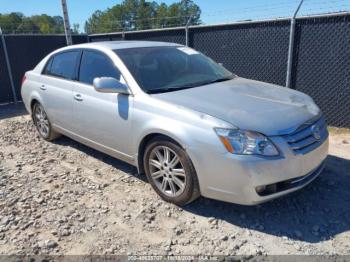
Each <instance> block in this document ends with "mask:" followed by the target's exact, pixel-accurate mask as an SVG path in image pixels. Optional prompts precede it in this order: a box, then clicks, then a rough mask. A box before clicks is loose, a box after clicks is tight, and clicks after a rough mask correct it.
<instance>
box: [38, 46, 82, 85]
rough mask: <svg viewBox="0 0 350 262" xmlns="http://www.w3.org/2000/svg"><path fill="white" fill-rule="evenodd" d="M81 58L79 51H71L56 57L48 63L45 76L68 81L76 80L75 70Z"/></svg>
mask: <svg viewBox="0 0 350 262" xmlns="http://www.w3.org/2000/svg"><path fill="white" fill-rule="evenodd" d="M78 58H79V51H70V52H64V53H59V54H57V55H54V56H53V58H51V60H52V61H51V60H50V61H49V62H48V64H47V67H46V68H45V70H44V74H46V75H52V76H57V77H61V78H64V79H68V80H73V79H75V72H76V71H75V70H76V65H77V61H78Z"/></svg>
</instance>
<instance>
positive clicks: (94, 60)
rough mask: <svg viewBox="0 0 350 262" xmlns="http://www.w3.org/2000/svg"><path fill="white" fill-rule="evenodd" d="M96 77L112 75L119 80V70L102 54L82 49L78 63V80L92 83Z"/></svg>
mask: <svg viewBox="0 0 350 262" xmlns="http://www.w3.org/2000/svg"><path fill="white" fill-rule="evenodd" d="M96 77H113V78H115V79H117V80H120V72H119V71H118V70H117V68H116V67H115V65H114V64H113V63H112V61H111V60H110V59H109V58H108V57H107V56H106V55H104V54H102V53H99V52H95V51H84V52H83V56H82V58H81V63H80V72H79V81H80V82H82V83H85V84H88V85H92V84H93V81H94V79H95V78H96Z"/></svg>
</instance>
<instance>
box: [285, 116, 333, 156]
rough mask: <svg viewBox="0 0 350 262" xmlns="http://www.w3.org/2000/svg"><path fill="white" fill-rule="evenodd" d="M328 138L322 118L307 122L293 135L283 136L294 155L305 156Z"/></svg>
mask: <svg viewBox="0 0 350 262" xmlns="http://www.w3.org/2000/svg"><path fill="white" fill-rule="evenodd" d="M327 138H328V130H327V125H326V121H325V119H324V117H323V116H322V117H319V118H317V119H316V120H314V121H308V122H307V123H305V124H303V125H302V126H300V127H299V128H298V129H297V130H296V131H294V132H293V133H291V134H289V135H286V136H284V139H285V140H286V141H287V143H288V145H289V146H290V148H291V149H292V150H293V151H294V153H296V154H307V153H309V152H311V151H312V150H314V149H316V148H317V147H319V146H320V145H322V144H323V142H324V141H325V140H326V139H327Z"/></svg>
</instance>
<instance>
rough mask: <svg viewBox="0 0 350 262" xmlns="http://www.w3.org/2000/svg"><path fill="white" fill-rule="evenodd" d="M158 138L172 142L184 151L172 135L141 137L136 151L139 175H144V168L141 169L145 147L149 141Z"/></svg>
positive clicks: (161, 133)
mask: <svg viewBox="0 0 350 262" xmlns="http://www.w3.org/2000/svg"><path fill="white" fill-rule="evenodd" d="M156 137H159V138H165V139H167V140H170V141H172V142H173V143H175V144H177V145H178V146H180V147H181V148H183V149H184V150H186V146H185V145H184V144H183V143H182V142H181V140H180V139H179V138H177V137H174V136H173V135H170V134H169V133H167V132H159V131H156V132H151V133H148V134H146V135H144V136H143V138H142V139H141V141H140V143H139V146H138V151H137V169H138V171H139V173H140V174H143V173H144V171H145V170H144V167H143V155H144V152H145V150H146V147H147V145H148V143H149V142H150V141H152V140H153V139H154V138H156Z"/></svg>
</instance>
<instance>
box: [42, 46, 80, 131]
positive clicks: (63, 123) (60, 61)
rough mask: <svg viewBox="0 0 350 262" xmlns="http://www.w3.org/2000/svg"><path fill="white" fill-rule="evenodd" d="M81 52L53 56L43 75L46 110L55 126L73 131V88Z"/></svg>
mask: <svg viewBox="0 0 350 262" xmlns="http://www.w3.org/2000/svg"><path fill="white" fill-rule="evenodd" d="M80 53H81V51H80V50H74V51H64V52H61V53H58V54H55V55H53V56H52V57H51V58H50V59H49V61H48V63H47V64H46V66H45V68H44V71H43V73H42V83H41V85H40V95H41V96H42V98H43V103H44V105H43V106H44V108H45V111H46V112H47V114H48V116H49V118H50V120H51V122H52V123H53V125H54V126H57V127H60V128H63V129H66V130H71V129H72V121H73V116H72V110H73V99H72V94H73V86H74V81H75V80H76V79H77V66H78V62H79V58H80Z"/></svg>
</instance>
